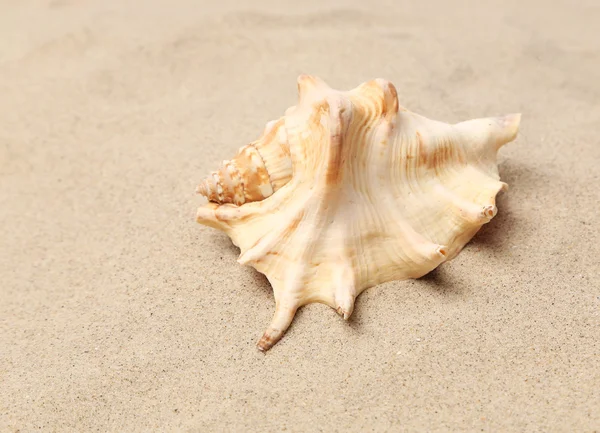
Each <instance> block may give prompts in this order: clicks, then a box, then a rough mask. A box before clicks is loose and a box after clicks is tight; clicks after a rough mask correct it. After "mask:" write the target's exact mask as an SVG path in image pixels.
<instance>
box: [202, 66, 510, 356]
mask: <svg viewBox="0 0 600 433" xmlns="http://www.w3.org/2000/svg"><path fill="white" fill-rule="evenodd" d="M298 93H299V100H298V103H297V105H296V106H293V107H291V108H289V109H288V110H287V111H286V113H285V116H284V117H282V118H281V119H279V120H276V121H274V122H270V123H269V124H267V127H266V129H265V132H264V134H263V136H262V137H261V138H260V139H259V140H257V141H255V142H254V143H252V144H249V145H248V146H245V147H243V148H241V149H240V152H239V153H238V155H237V156H236V157H235V158H234V159H233V160H232V161H225V162H224V164H223V166H222V168H221V169H220V170H219V171H218V172H215V173H213V174H212V175H211V176H210V177H209V178H208V179H207V180H206V181H204V182H203V183H202V184H201V185H200V187H199V192H200V193H201V194H203V195H205V196H206V197H208V199H209V200H210V201H209V203H208V204H206V205H204V206H202V207H200V208H199V209H198V214H197V221H198V222H199V223H201V224H205V225H208V226H211V227H214V228H217V229H219V230H222V231H224V232H225V233H226V234H227V235H228V236H229V237H230V238H231V240H232V241H233V243H234V244H235V245H236V246H238V247H239V248H240V250H241V255H240V257H239V259H238V262H239V263H241V264H247V265H250V266H252V267H254V268H255V269H256V270H258V271H259V272H261V273H263V274H265V275H266V277H267V278H268V279H269V281H270V283H271V285H272V287H273V292H274V296H275V315H274V317H273V320H272V322H271V325H270V326H269V327H268V329H267V330H266V332H265V333H264V335H263V336H262V338H261V339H260V341H259V342H258V348H259V349H260V350H263V351H266V350H268V349H270V348H271V347H272V346H273V345H274V344H275V343H276V342H277V341H278V340H279V339H280V338H281V337H282V336H283V334H284V332H285V331H286V330H287V328H288V327H289V325H290V323H291V322H292V319H293V318H294V315H295V313H296V310H297V309H298V308H299V307H301V306H303V305H306V304H308V303H312V302H320V303H323V304H326V305H329V306H330V307H332V308H334V309H335V310H336V311H337V312H338V313H339V314H340V315H341V316H343V317H344V319H348V318H349V317H350V315H351V314H352V311H353V309H354V300H355V299H356V297H357V296H358V295H359V294H360V293H361V292H362V291H363V290H365V289H366V288H368V287H372V286H374V285H376V284H381V283H384V282H386V281H391V280H400V279H407V278H418V277H421V276H423V275H425V274H427V273H428V272H430V271H431V270H433V269H434V268H436V267H437V266H438V265H439V264H441V263H443V262H445V261H447V260H450V259H452V258H454V257H455V256H456V255H457V254H458V253H459V252H460V250H461V249H462V248H463V247H464V246H465V244H466V243H467V242H468V241H469V240H470V239H471V238H472V237H473V236H474V235H475V233H477V231H478V230H479V229H480V227H481V226H482V225H483V224H485V223H487V222H489V221H490V219H491V218H493V217H494V215H496V212H497V209H496V205H495V199H496V194H497V193H498V192H499V191H500V190H502V189H504V188H505V187H506V184H505V183H503V182H500V180H499V175H498V167H497V164H496V154H497V151H498V149H499V148H500V147H501V146H502V145H503V144H506V143H508V142H510V141H512V140H514V138H515V137H516V135H517V132H518V128H519V123H520V118H521V115H520V114H511V115H507V116H504V117H491V118H485V119H476V120H469V121H466V122H461V123H458V124H453V125H451V124H446V123H442V122H437V121H434V120H430V119H427V118H425V117H423V116H420V115H418V114H416V113H413V112H411V111H408V110H407V109H405V108H403V107H401V106H400V105H399V104H398V96H397V93H396V89H395V88H394V86H393V85H392V84H391V83H390V82H388V81H385V80H383V79H377V80H373V81H369V82H367V83H364V84H362V85H360V86H358V87H357V88H355V89H353V90H350V91H346V92H344V91H337V90H334V89H331V88H330V87H329V86H327V84H325V83H324V82H323V81H321V80H320V79H318V78H316V77H312V76H307V75H302V76H300V77H299V78H298Z"/></svg>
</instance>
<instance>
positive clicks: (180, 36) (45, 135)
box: [0, 0, 600, 432]
mask: <svg viewBox="0 0 600 433" xmlns="http://www.w3.org/2000/svg"><path fill="white" fill-rule="evenodd" d="M258 3H260V4H258ZM450 3H452V4H450ZM577 3H578V4H577V5H573V4H571V2H569V1H566V0H556V1H554V2H553V3H552V6H550V4H549V3H548V2H545V1H541V0H539V1H538V0H536V1H524V0H521V1H512V0H502V1H500V0H495V1H482V2H471V1H455V2H445V1H442V0H435V1H430V2H409V1H402V2H396V1H389V2H386V3H384V2H376V1H369V2H363V1H342V0H337V1H335V2H330V3H327V4H325V3H322V2H321V1H316V0H315V1H313V0H311V1H307V0H303V1H302V2H295V3H293V4H292V3H289V4H284V2H281V1H267V2H257V3H256V4H254V3H250V2H247V3H246V4H245V5H241V2H240V3H239V4H238V3H237V2H234V1H224V0H221V1H219V2H210V3H208V2H205V4H200V3H199V2H197V1H192V0H189V1H175V2H172V1H156V0H153V1H145V2H143V3H142V2H137V1H133V0H127V1H124V0H123V1H108V2H107V1H100V0H94V1H92V0H90V1H85V0H81V1H76V0H52V1H50V0H48V1H42V0H39V1H33V0H22V1H14V0H13V1H11V0H4V1H3V2H1V4H0V95H1V96H0V224H1V227H2V231H1V243H2V248H1V250H0V275H1V277H2V279H1V281H2V284H1V285H0V431H2V432H5V431H6V432H16V431H20V432H29V431H45V432H54V431H56V432H66V431H76V432H87V431H107V432H117V431H118V432H137V431H163V432H166V431H185V432H208V431H255V432H258V431H261V432H262V431H265V432H271V431H272V432H276V431H284V430H285V431H309V432H313V431H315V432H316V431H325V432H335V431H417V432H424V431H431V432H437V431H439V432H450V431H486V432H487V431H489V432H499V431H505V432H507V431H514V432H517V431H518V432H525V431H544V432H575V431H576V432H593V431H599V430H600V410H599V409H600V361H599V360H600V342H599V339H600V288H599V283H598V271H599V269H600V264H599V259H598V257H600V230H599V228H600V216H599V215H600V213H599V212H598V203H599V201H600V200H599V199H600V196H599V193H598V187H599V186H600V185H599V184H600V169H599V168H598V167H599V161H600V140H599V138H598V125H599V124H600V105H599V103H598V101H600V80H598V71H599V70H600V46H599V45H598V41H599V40H600V28H599V27H598V22H600V8H599V7H598V3H597V1H595V0H588V1H579V2H577ZM301 73H310V74H315V75H318V76H321V77H322V78H324V79H325V80H326V81H328V82H329V83H330V84H331V85H332V86H334V87H336V88H341V89H347V88H351V87H354V86H355V85H357V84H359V83H361V82H363V81H366V80H370V79H373V78H376V77H382V78H386V79H389V80H390V81H392V82H393V83H394V84H395V85H396V87H397V89H398V93H399V97H400V101H401V103H402V104H403V105H404V106H406V107H408V108H410V109H411V110H413V111H417V112H419V113H422V114H424V115H427V116H428V117H431V118H435V119H440V120H445V121H448V122H455V121H459V120H464V119H468V118H473V117H484V116H493V115H501V114H505V113H511V112H522V113H523V121H522V128H521V135H520V137H519V138H518V139H517V141H515V142H513V143H511V144H509V145H507V146H506V147H505V148H503V149H502V150H501V152H500V158H499V162H500V174H501V176H502V179H503V180H504V181H506V182H507V183H509V184H510V186H511V188H510V190H509V191H508V192H507V193H503V194H502V195H501V196H500V197H499V199H498V207H499V214H498V215H497V216H496V217H495V218H494V219H493V221H492V222H491V223H490V224H488V225H486V226H484V228H483V229H482V230H481V231H480V233H479V234H478V235H477V236H476V237H475V238H474V240H473V241H472V242H471V243H470V244H469V245H468V246H467V248H466V249H465V250H464V251H463V252H462V253H461V254H460V255H459V256H458V257H457V258H456V259H455V260H454V261H452V262H449V263H446V264H444V265H442V266H441V267H440V268H439V269H438V270H436V271H434V272H433V273H432V274H430V275H428V276H426V277H424V278H422V279H420V280H417V281H404V282H391V283H387V284H383V285H381V286H377V287H374V288H371V289H369V290H367V291H365V292H364V293H363V294H362V295H361V296H360V297H359V299H358V302H357V305H356V309H355V312H354V315H353V317H352V319H351V320H350V321H349V323H346V322H344V321H343V320H341V319H340V318H339V317H338V316H337V315H336V314H335V312H334V311H333V310H332V309H330V308H328V307H326V306H324V305H318V304H313V305H310V306H308V307H306V308H304V309H302V310H301V311H300V312H299V313H298V314H297V316H296V319H295V321H294V323H293V325H292V327H291V328H290V330H289V332H288V333H287V334H286V336H285V337H284V338H283V340H282V341H281V342H280V343H279V344H277V345H276V346H275V347H274V348H273V349H272V350H271V351H270V352H268V353H267V354H266V355H265V354H263V353H260V352H259V351H258V350H256V347H255V343H256V341H257V340H258V338H259V337H260V335H261V334H262V332H263V331H264V329H265V328H266V326H267V325H268V323H269V320H270V318H271V315H272V313H273V309H274V302H273V298H272V294H271V289H270V287H269V284H268V282H267V280H266V279H265V278H264V277H263V276H262V275H260V274H259V273H257V272H255V271H254V270H253V269H251V268H248V267H243V266H240V265H238V264H237V263H236V258H237V255H238V250H237V249H236V248H235V247H234V246H232V245H231V242H230V241H229V239H228V238H227V237H226V236H225V235H223V234H221V233H220V232H217V231H215V230H212V229H209V228H207V227H203V226H200V225H198V224H196V223H195V221H194V215H195V211H196V207H197V206H198V204H199V203H200V200H199V198H198V197H197V196H196V195H195V194H194V190H195V186H196V184H197V183H198V181H199V180H200V179H201V178H202V177H203V176H204V175H205V174H206V173H208V172H209V171H210V170H212V169H215V168H216V167H217V166H218V165H219V163H220V162H221V160H223V159H227V158H229V157H231V156H232V155H233V154H234V153H235V151H236V150H237V148H238V147H240V146H241V145H244V144H246V143H248V142H249V141H251V140H254V139H255V138H256V137H258V135H259V134H260V132H261V130H262V128H263V126H264V124H265V123H266V122H267V121H269V120H271V119H275V118H277V117H279V116H280V115H281V114H283V112H284V110H285V109H286V108H287V107H288V106H289V105H293V104H294V101H295V98H296V77H297V75H299V74H301Z"/></svg>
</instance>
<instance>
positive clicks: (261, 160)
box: [197, 119, 292, 206]
mask: <svg viewBox="0 0 600 433" xmlns="http://www.w3.org/2000/svg"><path fill="white" fill-rule="evenodd" d="M291 176H292V167H291V160H290V151H289V146H288V144H287V138H286V134H285V128H283V119H280V120H275V121H272V122H269V123H267V126H266V127H265V130H264V132H263V135H262V137H261V138H260V139H258V140H256V141H255V142H253V143H250V144H248V145H246V146H243V147H241V148H240V149H239V151H238V154H237V155H236V156H235V157H234V158H233V159H232V160H230V161H223V163H222V164H221V168H220V169H219V170H217V171H214V172H212V173H211V174H210V175H209V176H208V177H207V178H206V179H205V180H204V181H202V182H201V183H200V185H198V188H197V192H198V193H199V194H201V195H203V196H205V197H206V198H207V199H208V200H209V201H212V202H215V203H221V204H223V203H232V204H234V205H236V206H241V205H243V204H244V203H250V202H253V201H260V200H264V199H265V198H267V197H269V196H271V195H272V194H273V193H274V192H275V191H277V190H278V189H279V188H281V187H282V186H283V185H285V184H286V183H287V182H288V181H289V180H290V178H291Z"/></svg>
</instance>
